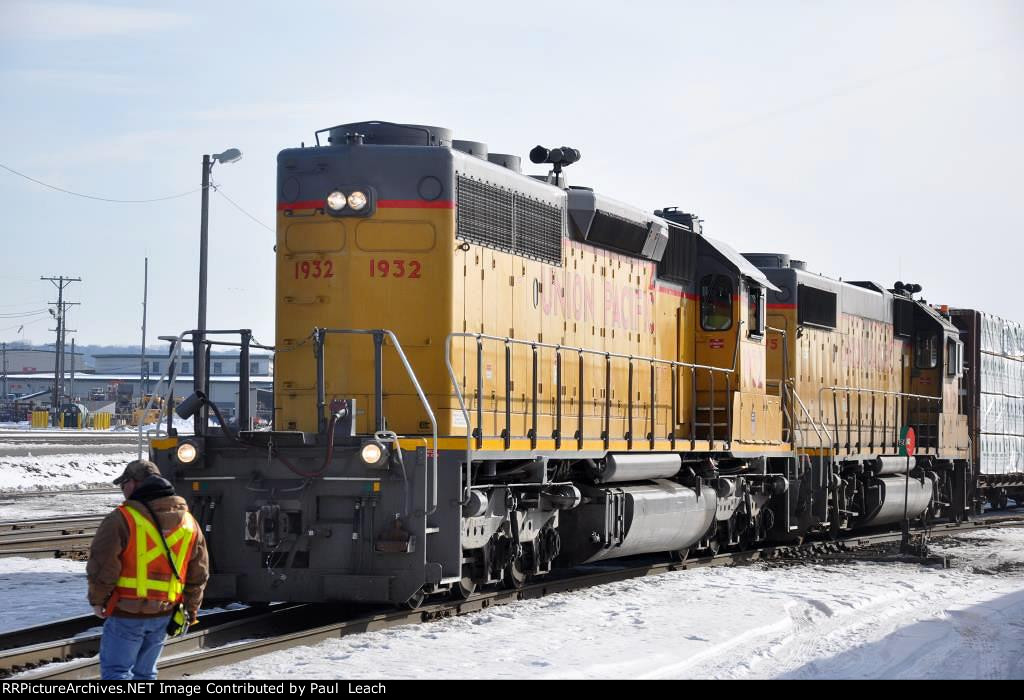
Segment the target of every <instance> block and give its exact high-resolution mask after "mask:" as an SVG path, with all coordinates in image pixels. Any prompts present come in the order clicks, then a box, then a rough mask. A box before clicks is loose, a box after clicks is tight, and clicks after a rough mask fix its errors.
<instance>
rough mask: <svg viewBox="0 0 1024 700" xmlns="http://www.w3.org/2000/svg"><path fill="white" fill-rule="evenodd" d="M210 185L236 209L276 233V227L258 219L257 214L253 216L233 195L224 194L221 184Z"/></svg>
mask: <svg viewBox="0 0 1024 700" xmlns="http://www.w3.org/2000/svg"><path fill="white" fill-rule="evenodd" d="M210 187H212V188H213V191H214V192H216V193H217V194H219V195H220V196H221V197H223V198H224V199H226V200H228V203H229V204H230V205H231V206H233V207H234V208H235V209H237V210H238V211H240V212H242V213H243V214H245V215H246V216H248V217H249V218H250V219H252V220H253V221H255V222H256V223H257V224H259V225H260V226H262V227H263V228H265V229H267V230H268V231H270V232H271V233H276V231H274V229H272V228H270V227H269V226H267V225H266V224H265V223H263V222H262V221H260V220H259V219H257V218H256V217H255V216H253V215H252V214H250V213H249V212H247V211H246V210H245V209H242V207H240V206H239V205H238V204H237V203H236V202H235V200H233V199H231V197H228V196H227V195H226V194H224V192H223V191H221V188H220V186H219V185H217V184H215V183H210Z"/></svg>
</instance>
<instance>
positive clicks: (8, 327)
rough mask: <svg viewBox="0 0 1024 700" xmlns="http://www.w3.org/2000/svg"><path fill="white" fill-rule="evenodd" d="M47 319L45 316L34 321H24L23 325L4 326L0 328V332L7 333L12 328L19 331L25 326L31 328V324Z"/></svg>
mask: <svg viewBox="0 0 1024 700" xmlns="http://www.w3.org/2000/svg"><path fill="white" fill-rule="evenodd" d="M47 318H48V317H46V316H42V317H40V318H37V319H35V320H34V321H25V322H24V323H15V324H14V325H13V326H6V327H5V328H0V331H9V330H11V329H12V328H19V329H20V328H24V327H25V326H31V325H32V324H33V323H39V322H40V321H45V320H46V319H47Z"/></svg>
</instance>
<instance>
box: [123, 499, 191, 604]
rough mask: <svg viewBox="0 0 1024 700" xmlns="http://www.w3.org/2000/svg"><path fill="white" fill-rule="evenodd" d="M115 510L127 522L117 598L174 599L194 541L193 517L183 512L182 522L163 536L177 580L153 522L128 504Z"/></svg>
mask: <svg viewBox="0 0 1024 700" xmlns="http://www.w3.org/2000/svg"><path fill="white" fill-rule="evenodd" d="M118 510H119V511H121V514H122V515H123V516H124V518H125V520H126V521H127V523H128V531H129V534H128V546H127V547H126V548H125V550H124V551H123V552H122V553H121V576H120V577H119V578H118V579H117V589H116V593H117V596H118V597H120V598H136V599H139V598H148V599H155V600H167V601H170V602H171V603H177V602H178V601H179V600H180V599H181V597H182V595H183V593H184V589H185V584H184V579H185V576H186V572H187V571H188V563H189V560H190V559H191V557H192V549H193V545H195V542H196V530H197V527H198V526H197V525H196V521H195V519H194V518H193V517H192V515H191V514H190V513H188V512H185V514H184V517H183V518H182V520H181V524H180V525H179V526H178V527H177V528H175V529H174V531H173V532H171V533H170V534H168V535H167V536H166V537H165V538H164V539H165V540H166V541H167V547H168V548H169V549H170V550H171V554H172V555H173V556H174V566H175V568H176V569H177V570H178V573H179V574H180V575H181V580H179V579H178V578H177V577H176V576H175V575H174V571H173V570H172V569H171V566H170V563H169V562H168V560H167V551H166V550H165V549H164V545H163V542H161V541H160V532H159V531H158V530H157V528H156V525H154V524H153V523H152V521H150V520H149V519H148V518H146V517H145V516H144V515H142V513H140V512H139V511H137V510H135V509H134V508H132V507H131V506H128V505H121V506H118Z"/></svg>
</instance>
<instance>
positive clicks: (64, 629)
mask: <svg viewBox="0 0 1024 700" xmlns="http://www.w3.org/2000/svg"><path fill="white" fill-rule="evenodd" d="M298 607H301V606H299V605H292V604H279V605H275V606H271V607H270V608H242V609H238V610H223V611H219V612H208V613H206V614H202V615H201V616H200V619H199V620H200V625H199V627H198V628H197V629H196V630H195V631H194V632H191V633H189V634H188V635H185V636H184V637H181V638H175V639H170V640H168V642H167V644H168V645H170V648H173V649H177V650H180V649H186V648H188V649H192V648H200V647H201V646H202V645H203V644H206V643H208V642H209V641H210V640H211V639H215V638H219V637H224V636H225V635H227V638H228V639H233V638H234V637H235V635H236V634H237V633H242V632H243V628H245V626H248V628H252V627H254V626H259V625H262V624H265V623H267V622H268V621H269V620H271V619H272V616H274V615H277V614H279V611H284V610H289V609H295V608H298ZM102 625H103V620H101V619H99V618H98V617H96V616H95V615H84V616H82V617H73V618H68V619H65V620H58V621H56V622H52V623H46V624H42V625H36V626H34V627H29V628H26V629H22V630H14V631H12V632H7V633H4V634H0V678H8V677H10V676H11V675H12V674H14V673H21V672H24V671H27V670H32V669H36V668H38V667H40V666H43V665H44V664H49V663H60V662H65V661H71V660H76V659H85V658H87V657H92V656H95V655H96V654H97V653H99V648H100V646H99V645H100V632H98V631H96V632H91V633H89V634H86V633H88V632H90V630H95V629H96V628H98V627H100V626H102ZM218 641H219V639H218ZM92 661H95V660H94V659H92ZM83 665H85V666H88V665H89V663H88V662H87V661H86V662H83ZM47 671H48V672H49V671H53V672H57V671H59V667H56V666H55V667H52V668H49V669H47Z"/></svg>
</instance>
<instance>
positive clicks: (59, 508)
mask: <svg viewBox="0 0 1024 700" xmlns="http://www.w3.org/2000/svg"><path fill="white" fill-rule="evenodd" d="M107 485H108V486H110V488H111V489H114V491H113V492H111V493H94V492H89V491H62V492H59V493H48V494H39V495H32V496H23V495H18V494H17V493H15V492H7V493H6V494H5V493H0V521H6V522H9V521H12V520H38V519H40V518H59V517H67V516H75V515H106V514H107V513H109V512H110V511H111V510H113V509H114V508H116V507H117V506H119V505H121V503H123V502H124V498H123V497H122V495H121V492H120V491H118V490H117V487H116V486H114V485H112V484H107Z"/></svg>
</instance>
